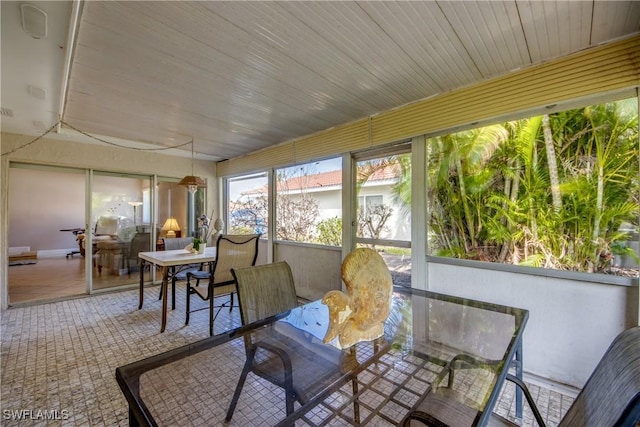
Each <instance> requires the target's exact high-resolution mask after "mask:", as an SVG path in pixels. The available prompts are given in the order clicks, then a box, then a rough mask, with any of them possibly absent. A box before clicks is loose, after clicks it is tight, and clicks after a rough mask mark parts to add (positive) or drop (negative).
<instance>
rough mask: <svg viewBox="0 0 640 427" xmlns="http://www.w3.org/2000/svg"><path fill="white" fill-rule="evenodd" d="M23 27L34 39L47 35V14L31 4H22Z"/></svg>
mask: <svg viewBox="0 0 640 427" xmlns="http://www.w3.org/2000/svg"><path fill="white" fill-rule="evenodd" d="M20 14H21V15H22V28H23V29H24V30H25V31H26V32H27V34H29V35H30V36H31V37H33V38H34V39H43V38H46V37H47V14H46V13H45V12H44V11H43V10H42V9H39V8H37V7H35V6H33V5H31V4H22V5H20Z"/></svg>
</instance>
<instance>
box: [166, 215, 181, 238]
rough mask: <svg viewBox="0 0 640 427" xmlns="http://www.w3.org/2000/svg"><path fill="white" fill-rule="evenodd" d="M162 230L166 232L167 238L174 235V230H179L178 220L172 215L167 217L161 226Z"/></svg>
mask: <svg viewBox="0 0 640 427" xmlns="http://www.w3.org/2000/svg"><path fill="white" fill-rule="evenodd" d="M162 231H166V232H167V237H168V238H173V237H176V231H180V226H179V225H178V221H176V219H175V218H174V217H169V218H167V220H166V221H165V222H164V225H163V226H162Z"/></svg>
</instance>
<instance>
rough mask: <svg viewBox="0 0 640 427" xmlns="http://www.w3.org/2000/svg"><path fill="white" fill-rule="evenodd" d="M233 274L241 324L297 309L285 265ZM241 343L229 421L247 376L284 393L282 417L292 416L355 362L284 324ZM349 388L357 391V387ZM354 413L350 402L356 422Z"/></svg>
mask: <svg viewBox="0 0 640 427" xmlns="http://www.w3.org/2000/svg"><path fill="white" fill-rule="evenodd" d="M233 274H234V277H235V278H236V285H237V287H238V300H239V304H240V314H241V318H242V323H243V325H244V324H248V323H252V322H255V321H258V320H261V319H264V318H267V317H270V316H275V315H281V316H284V315H285V314H286V313H287V312H288V311H289V310H291V309H293V308H295V307H296V306H297V305H298V297H297V296H296V289H295V285H294V281H293V275H292V274H291V268H290V267H289V264H287V263H286V262H276V263H273V264H265V265H259V266H256V267H251V268H244V269H237V270H235V269H234V270H233ZM244 339H245V352H246V356H247V359H246V361H245V365H244V368H243V370H242V373H241V374H240V378H239V379H238V385H237V386H236V390H235V392H234V394H233V397H232V399H231V403H230V405H229V409H228V411H227V416H226V421H227V422H229V421H231V418H232V417H233V413H234V411H235V408H236V405H237V403H238V400H239V398H240V394H241V393H242V388H243V386H244V383H245V381H246V379H247V375H248V374H249V373H250V372H252V373H254V374H255V375H257V376H259V377H261V378H263V379H265V380H267V381H269V382H270V383H272V384H275V385H277V386H279V387H281V388H283V389H284V391H285V407H286V414H287V415H290V414H291V413H292V412H293V409H294V402H295V401H296V400H297V401H298V402H300V403H301V404H304V403H305V402H307V401H309V400H310V399H311V398H312V397H313V396H315V395H317V393H318V392H319V391H320V390H322V389H323V387H325V386H326V385H327V384H329V383H330V381H331V380H332V379H335V378H336V377H338V376H339V375H340V372H341V367H344V366H345V364H346V363H349V358H350V357H355V356H354V353H353V352H350V351H340V350H338V349H336V348H328V347H327V346H325V345H323V344H322V341H321V340H319V339H317V338H315V337H313V336H311V335H310V334H308V333H306V332H303V331H301V330H300V329H297V328H296V327H294V326H291V325H289V324H288V323H287V322H283V323H281V324H278V325H276V328H275V329H273V330H271V332H270V334H269V335H268V336H267V337H264V336H263V337H261V338H260V339H259V340H257V341H254V340H252V337H251V336H247V335H245V337H244ZM353 381H354V382H355V381H357V380H355V379H354V380H353ZM353 386H354V390H356V389H357V387H356V386H355V383H354V385H353ZM358 408H359V406H358V403H357V402H354V417H355V419H356V420H358V421H359V415H358V414H359V409H358Z"/></svg>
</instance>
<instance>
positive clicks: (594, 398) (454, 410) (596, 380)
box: [403, 327, 640, 427]
mask: <svg viewBox="0 0 640 427" xmlns="http://www.w3.org/2000/svg"><path fill="white" fill-rule="evenodd" d="M507 380H508V381H511V382H513V383H514V384H515V385H516V387H518V388H520V389H521V390H522V391H523V392H524V396H525V398H526V400H527V403H528V404H529V406H530V408H531V410H532V412H533V415H534V418H535V419H536V422H537V423H538V425H540V426H543V427H544V426H545V423H544V420H543V419H542V416H541V414H540V412H539V411H538V409H537V407H536V405H535V401H534V399H533V397H532V396H531V393H530V392H529V390H528V388H527V386H526V384H525V383H524V382H522V381H520V380H519V379H518V378H516V377H514V376H512V375H508V376H507ZM442 389H446V387H442ZM446 394H447V393H446V392H445V393H430V394H429V395H427V399H425V401H423V403H421V404H420V405H419V407H418V408H417V409H416V410H415V411H412V412H411V413H409V414H408V415H407V417H406V418H405V420H404V422H403V425H404V426H413V425H428V426H447V425H451V426H454V425H456V426H458V425H472V422H473V420H474V419H475V417H476V416H477V415H478V413H477V411H475V410H473V409H471V408H470V407H468V406H465V405H463V404H461V403H458V402H459V401H460V399H459V397H460V396H458V397H457V398H456V399H447V396H446ZM430 395H432V397H431V398H429V396H430ZM638 423H640V327H634V328H631V329H627V330H626V331H623V332H622V333H620V334H619V335H618V336H617V337H616V338H615V339H614V340H613V342H612V343H611V345H610V346H609V349H608V350H607V351H606V352H605V354H604V356H603V357H602V359H601V360H600V362H599V363H598V365H597V366H596V368H595V370H594V371H593V373H592V374H591V376H590V377H589V379H588V380H587V383H586V384H585V385H584V387H583V388H582V390H581V391H580V393H579V394H578V396H577V397H576V399H575V400H574V401H573V404H572V405H571V406H570V407H569V409H568V410H567V413H566V414H565V415H564V417H563V418H562V420H560V423H559V424H558V426H559V427H603V426H607V427H609V426H612V427H614V426H615V427H637V426H638ZM516 425H517V424H515V423H513V422H512V421H510V420H507V419H505V418H503V417H501V416H499V415H497V414H492V416H491V419H490V422H489V426H509V427H512V426H516Z"/></svg>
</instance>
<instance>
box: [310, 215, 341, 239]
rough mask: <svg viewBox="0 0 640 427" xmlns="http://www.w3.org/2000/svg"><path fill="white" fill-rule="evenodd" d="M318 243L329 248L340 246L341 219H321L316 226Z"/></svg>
mask: <svg viewBox="0 0 640 427" xmlns="http://www.w3.org/2000/svg"><path fill="white" fill-rule="evenodd" d="M316 228H317V232H318V237H317V239H318V243H321V244H323V245H330V246H342V218H340V217H337V216H336V217H333V218H327V219H323V220H322V221H320V222H319V223H318V225H317V226H316Z"/></svg>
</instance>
